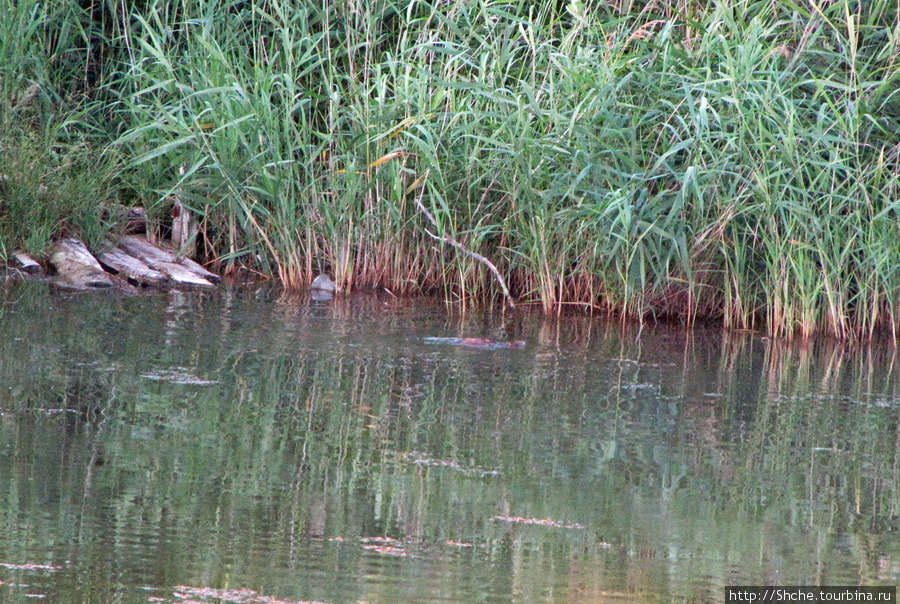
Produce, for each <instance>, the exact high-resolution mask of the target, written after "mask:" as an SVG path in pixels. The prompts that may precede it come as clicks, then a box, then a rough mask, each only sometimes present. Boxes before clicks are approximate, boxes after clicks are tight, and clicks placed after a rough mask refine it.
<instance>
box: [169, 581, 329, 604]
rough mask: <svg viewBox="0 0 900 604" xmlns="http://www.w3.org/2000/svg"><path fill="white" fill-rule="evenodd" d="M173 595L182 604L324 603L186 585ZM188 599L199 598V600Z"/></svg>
mask: <svg viewBox="0 0 900 604" xmlns="http://www.w3.org/2000/svg"><path fill="white" fill-rule="evenodd" d="M173 595H174V596H175V597H176V598H179V600H177V601H178V602H181V603H182V604H190V603H192V602H198V601H202V602H206V601H208V600H215V601H217V602H233V603H235V604H325V602H319V601H314V600H279V599H277V598H274V597H272V596H263V595H259V592H256V591H253V590H252V589H215V588H212V587H190V586H188V585H178V586H177V587H175V593H174V594H173ZM188 598H200V600H193V599H188ZM157 601H159V600H157Z"/></svg>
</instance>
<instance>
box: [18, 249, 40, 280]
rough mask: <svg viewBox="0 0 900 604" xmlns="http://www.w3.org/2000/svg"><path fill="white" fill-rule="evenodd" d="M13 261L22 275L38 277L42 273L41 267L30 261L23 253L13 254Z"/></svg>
mask: <svg viewBox="0 0 900 604" xmlns="http://www.w3.org/2000/svg"><path fill="white" fill-rule="evenodd" d="M13 260H15V261H16V264H17V265H18V266H17V267H16V268H18V269H19V270H20V271H22V272H23V273H28V274H29V275H40V274H42V273H43V272H44V269H43V268H41V265H40V264H38V263H37V262H35V261H34V260H32V259H31V258H30V257H29V256H28V255H27V254H25V253H24V252H13Z"/></svg>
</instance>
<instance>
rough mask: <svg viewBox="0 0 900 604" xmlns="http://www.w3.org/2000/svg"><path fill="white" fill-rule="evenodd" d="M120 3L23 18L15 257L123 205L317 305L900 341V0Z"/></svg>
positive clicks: (96, 231) (7, 24)
mask: <svg viewBox="0 0 900 604" xmlns="http://www.w3.org/2000/svg"><path fill="white" fill-rule="evenodd" d="M121 8H122V7H121V5H115V4H110V5H102V7H95V8H94V10H93V12H88V11H84V10H82V9H80V8H77V7H72V6H60V5H50V6H48V5H46V4H44V5H39V4H37V3H36V2H19V3H17V4H16V6H15V7H12V8H8V9H7V12H6V13H4V14H3V15H0V28H2V32H3V39H4V40H12V39H15V40H16V43H15V44H9V45H6V46H3V47H2V48H0V72H2V75H3V79H2V90H0V108H2V111H0V115H2V116H3V117H2V118H0V120H2V124H0V126H2V127H3V132H4V134H3V136H0V149H2V153H0V174H2V175H3V177H4V180H3V181H2V183H0V187H2V195H3V198H2V199H3V209H2V211H0V241H2V247H0V252H2V253H3V255H4V256H5V257H7V258H9V256H10V254H11V253H12V252H13V251H15V250H16V249H20V248H21V249H24V250H26V251H29V252H34V253H40V252H41V251H42V250H45V249H46V248H47V247H48V244H49V242H50V240H51V239H52V238H53V237H54V236H55V235H57V234H58V233H59V232H60V231H61V230H63V229H68V230H70V231H74V232H76V233H77V234H78V235H79V236H80V237H82V238H83V239H84V240H85V242H86V243H87V244H88V247H91V248H92V249H93V248H94V247H96V246H98V245H100V243H101V242H102V241H103V240H104V239H105V238H106V237H107V236H108V235H109V233H110V231H113V232H114V231H116V229H120V228H121V227H120V225H118V224H116V223H114V222H111V221H108V220H104V218H103V214H102V212H100V210H99V208H100V207H101V206H102V205H103V204H106V203H108V202H110V201H113V200H114V201H116V202H121V203H124V204H126V205H141V206H143V207H145V208H146V209H147V211H148V214H149V215H150V217H151V219H154V220H156V221H157V223H158V224H159V225H160V226H159V228H160V230H161V232H163V234H165V231H166V230H167V229H169V228H170V226H169V225H170V224H171V223H172V213H173V209H175V208H176V207H177V208H180V209H179V210H178V212H179V213H180V212H182V211H183V212H187V213H190V214H191V215H193V216H194V217H195V218H196V225H197V230H196V232H195V234H194V240H193V242H194V243H195V244H196V259H197V260H199V261H201V262H202V263H204V264H206V265H207V266H208V267H209V268H211V269H212V270H214V271H215V272H217V273H220V274H247V273H252V274H256V275H260V276H263V277H266V278H270V279H274V280H277V281H279V282H281V283H282V284H283V285H284V286H285V287H286V288H288V289H302V288H303V287H305V286H306V285H307V284H308V283H310V282H311V280H312V278H313V277H314V276H315V275H317V274H319V273H322V272H327V273H329V274H331V275H332V276H333V277H334V280H335V281H336V283H337V285H338V287H339V288H340V289H341V290H343V291H352V290H354V289H357V288H360V287H378V288H384V289H387V290H389V291H391V292H392V293H394V294H395V295H398V296H403V295H407V296H410V295H424V294H439V295H443V296H444V297H446V298H447V299H449V300H452V301H455V302H458V303H462V304H466V303H469V302H470V301H473V300H491V299H495V298H498V299H503V298H506V295H505V289H508V291H509V298H510V299H513V300H516V301H519V302H525V303H534V304H540V305H541V306H542V307H543V308H544V309H545V311H546V312H548V313H553V312H559V311H560V310H561V309H563V308H567V307H573V308H584V309H597V310H604V311H612V312H616V313H621V314H624V315H627V316H632V317H643V318H649V319H652V318H658V317H664V316H666V317H673V318H678V319H680V320H683V321H685V322H689V323H690V322H693V321H695V320H696V319H697V318H700V317H702V318H713V319H717V320H721V321H722V322H723V323H724V325H725V326H727V327H732V328H742V329H744V328H755V329H760V328H761V329H765V330H767V331H768V332H769V333H770V334H772V335H775V336H779V337H790V336H793V335H801V336H808V335H814V334H828V335H833V336H836V337H838V338H842V339H862V338H866V337H870V336H871V335H872V334H874V333H875V332H879V331H880V332H883V331H889V332H891V333H896V331H897V324H898V320H900V316H898V312H900V311H898V307H897V305H898V299H900V296H898V294H900V270H898V267H897V264H898V262H897V260H898V258H900V237H898V236H897V235H898V232H897V218H898V216H897V212H898V207H897V201H896V199H898V178H897V173H896V166H897V149H896V139H897V132H898V118H897V116H898V115H900V111H898V109H900V107H897V103H898V100H897V95H896V94H895V93H896V91H897V79H898V75H897V74H898V73H900V58H898V57H900V52H898V50H900V49H898V48H897V40H898V37H897V35H896V32H897V30H898V28H900V22H898V15H897V10H896V7H895V6H893V5H891V4H890V3H887V2H881V1H876V2H870V3H865V5H863V4H862V3H854V2H848V1H836V2H834V3H831V4H830V5H828V6H820V5H818V4H814V3H809V4H791V3H780V4H778V5H777V6H775V7H773V6H772V4H771V3H765V2H720V3H715V4H712V5H710V4H708V3H700V2H689V3H683V4H682V5H679V6H678V7H677V8H674V7H657V6H655V5H646V6H644V5H640V6H638V5H631V4H628V5H626V4H619V5H607V4H603V5H600V4H592V3H584V2H575V1H573V2H568V3H547V4H544V5H541V6H535V5H534V4H533V3H528V2H515V1H513V2H504V3H499V2H481V3H474V2H467V1H461V0H460V1H453V2H439V1H435V2H416V3H409V2H399V1H398V2H390V1H386V2H380V3H371V4H369V5H367V6H365V7H355V6H351V5H341V4H339V3H336V4H331V5H330V6H328V7H327V8H325V9H323V8H322V6H321V5H320V3H305V2H295V3H290V4H282V3H280V2H252V1H251V2H243V1H241V2H237V1H235V2H226V3H224V4H222V3H212V2H205V1H200V0H190V1H186V2H182V3H179V4H177V5H175V4H170V3H167V2H162V1H156V2H154V1H151V2H147V3H145V4H143V5H142V6H141V7H140V9H139V10H138V9H135V12H134V13H129V14H122V13H121V12H120V11H121ZM7 34H8V35H7ZM492 267H493V268H492Z"/></svg>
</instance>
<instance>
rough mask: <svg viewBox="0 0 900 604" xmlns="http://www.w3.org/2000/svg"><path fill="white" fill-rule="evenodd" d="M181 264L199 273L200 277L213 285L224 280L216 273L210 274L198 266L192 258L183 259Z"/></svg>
mask: <svg viewBox="0 0 900 604" xmlns="http://www.w3.org/2000/svg"><path fill="white" fill-rule="evenodd" d="M181 264H183V265H184V267H185V268H187V269H189V270H191V271H193V272H195V273H197V274H198V275H200V276H201V277H203V278H204V279H206V280H207V281H212V282H213V283H218V282H219V281H221V280H222V277H220V276H219V275H217V274H215V273H211V272H209V271H208V270H206V269H205V268H203V267H202V266H200V265H199V264H197V263H196V262H194V261H193V260H191V259H190V258H182V259H181Z"/></svg>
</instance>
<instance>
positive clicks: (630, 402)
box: [0, 284, 900, 604]
mask: <svg viewBox="0 0 900 604" xmlns="http://www.w3.org/2000/svg"><path fill="white" fill-rule="evenodd" d="M0 295H2V297H3V299H2V303H0V384H2V388H0V412H2V415H0V523H2V524H0V580H2V584H0V601H3V602H18V601H21V602H25V601H28V602H32V601H33V597H32V596H43V597H45V601H52V602H113V601H115V602H150V601H155V602H185V601H217V602H257V601H259V602H263V601H265V602H270V601H271V599H272V598H276V599H277V600H276V601H282V602H300V601H319V602H329V603H333V604H337V603H344V602H379V603H380V602H392V603H393V602H430V601H431V602H437V601H441V602H445V601H450V602H474V601H483V602H554V601H555V602H601V601H616V602H620V601H647V600H683V599H693V600H695V601H711V602H712V601H721V599H722V594H723V589H724V587H725V586H727V585H748V584H781V585H797V584H832V585H835V584H837V585H857V584H864V585H895V584H897V583H898V578H900V559H898V556H900V553H898V552H900V540H898V538H897V530H896V529H897V524H898V522H897V516H896V513H897V508H898V504H900V498H898V489H897V477H898V463H900V457H898V446H897V440H898V425H900V424H898V410H900V393H898V376H897V370H896V369H895V368H894V360H895V359H894V354H893V350H892V349H891V348H889V347H880V348H879V347H872V348H862V349H857V350H850V349H842V348H840V347H838V346H835V345H832V344H828V343H825V342H820V343H817V344H809V345H807V346H795V347H784V346H776V345H773V344H772V342H770V341H768V340H766V339H764V338H760V337H758V336H756V335H754V334H730V335H729V334H722V333H720V332H718V331H715V330H703V329H698V330H694V331H683V330H679V329H671V328H660V327H653V328H650V327H645V328H644V330H643V331H640V330H638V329H636V328H634V327H626V328H623V327H622V326H621V325H620V324H619V323H616V322H608V321H604V320H600V319H596V318H595V319H590V318H586V317H577V318H563V319H556V318H554V319H552V320H548V319H546V318H544V317H542V316H540V315H537V314H535V315H532V314H527V313H521V312H517V313H513V314H503V313H501V312H500V311H496V312H494V313H486V314H478V313H470V314H467V315H466V316H464V317H459V316H452V315H449V314H448V313H447V311H446V309H445V308H444V307H443V306H441V305H438V304H435V305H427V304H426V305H423V304H421V303H420V302H416V303H415V304H411V305H404V304H403V303H399V302H397V301H394V300H392V299H391V300H387V299H377V298H359V299H354V300H350V301H346V300H345V301H340V300H338V301H331V302H324V303H321V302H314V301H311V300H305V301H297V302H293V303H285V302H279V301H275V300H271V299H268V297H267V294H266V293H265V292H252V291H248V292H241V293H228V292H224V291H222V292H218V293H215V294H208V293H204V294H179V293H172V294H170V295H167V296H163V295H160V296H150V297H137V298H128V297H121V298H117V297H115V296H112V297H110V296H109V295H108V294H105V295H104V296H96V295H71V294H59V293H55V292H50V291H47V290H46V289H44V288H43V286H41V285H40V284H28V285H24V286H23V285H18V286H16V287H12V286H7V287H6V288H5V289H2V290H0ZM466 337H487V338H491V339H493V340H496V341H516V340H524V341H525V342H526V345H525V347H523V348H493V347H477V348H471V347H464V346H456V345H453V342H454V341H459V340H458V339H459V338H466ZM443 342H446V345H443Z"/></svg>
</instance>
